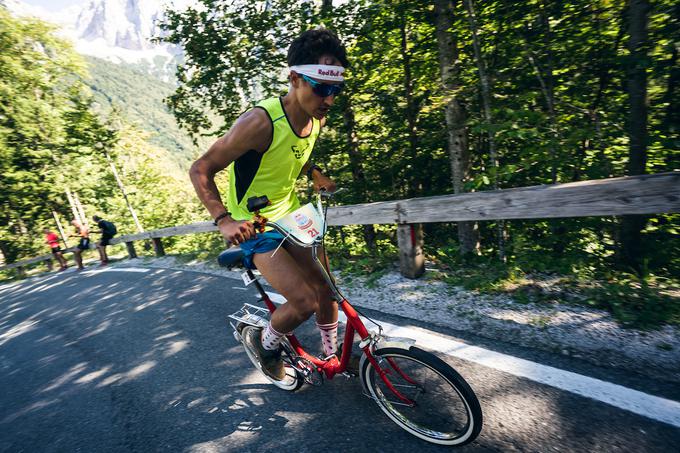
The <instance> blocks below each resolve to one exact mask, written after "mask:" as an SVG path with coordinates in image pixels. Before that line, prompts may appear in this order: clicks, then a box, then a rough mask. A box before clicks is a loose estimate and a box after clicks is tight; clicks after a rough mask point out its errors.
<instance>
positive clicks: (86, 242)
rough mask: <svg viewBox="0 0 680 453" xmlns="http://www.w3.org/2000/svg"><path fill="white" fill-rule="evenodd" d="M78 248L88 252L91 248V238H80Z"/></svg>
mask: <svg viewBox="0 0 680 453" xmlns="http://www.w3.org/2000/svg"><path fill="white" fill-rule="evenodd" d="M78 248H79V249H80V250H87V249H89V248H90V238H80V242H78Z"/></svg>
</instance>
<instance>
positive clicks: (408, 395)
mask: <svg viewBox="0 0 680 453" xmlns="http://www.w3.org/2000/svg"><path fill="white" fill-rule="evenodd" d="M336 193H337V192H336ZM332 195H333V194H330V193H323V192H322V193H321V194H320V195H319V197H318V199H317V205H316V206H314V204H312V203H309V204H307V205H305V206H302V207H301V208H299V209H298V210H296V211H295V212H293V213H291V214H289V215H288V216H286V217H284V218H283V219H280V220H278V221H276V222H268V221H267V219H266V218H264V217H262V216H260V215H259V210H260V209H262V208H264V207H265V206H267V204H268V202H269V201H268V200H267V197H266V196H264V197H253V198H251V199H249V200H248V209H249V210H250V211H251V212H254V219H253V220H254V224H255V226H256V228H257V229H258V230H259V231H264V228H265V226H269V227H272V228H273V229H275V230H277V231H279V232H280V233H281V234H283V235H284V236H285V240H288V241H291V242H292V243H294V244H296V245H299V246H302V247H306V248H310V249H311V253H312V255H313V258H314V261H315V262H316V264H317V265H318V266H319V268H320V269H321V270H322V273H323V275H324V277H325V279H326V280H327V281H328V284H329V285H330V287H331V289H332V290H333V293H334V294H335V297H336V300H337V301H338V307H339V308H340V309H341V310H342V311H343V312H344V313H345V315H346V316H347V324H346V328H345V334H344V342H343V347H342V353H341V356H340V357H341V359H340V360H338V358H337V357H336V356H335V355H332V356H330V357H328V358H319V357H315V356H314V355H311V354H309V353H308V352H307V351H305V350H304V348H303V347H302V345H301V344H300V342H299V341H298V339H297V338H296V337H295V335H294V334H289V335H287V336H286V338H285V339H284V340H283V341H282V342H281V346H282V349H283V350H282V356H283V360H284V366H285V369H286V376H285V377H284V378H283V379H281V380H275V379H272V378H270V377H269V376H267V375H266V374H265V373H264V372H263V374H264V375H265V376H266V377H267V379H269V380H270V381H271V382H272V383H273V384H274V385H276V386H277V387H279V388H281V389H283V390H288V391H294V390H297V389H298V388H300V386H301V385H302V384H303V383H308V384H311V385H320V384H322V383H323V380H324V377H325V378H327V379H332V378H333V377H334V376H336V375H338V374H341V375H344V376H346V377H351V374H350V373H348V372H347V364H348V362H349V359H350V356H351V353H352V347H353V343H354V335H355V333H356V334H358V335H359V337H360V339H361V340H360V341H359V348H360V349H361V350H362V352H363V354H362V356H361V361H360V364H359V377H360V379H361V383H362V385H363V390H364V395H366V396H367V397H369V398H370V399H372V400H373V401H375V402H376V403H377V404H378V406H379V407H380V408H381V409H382V410H383V412H385V414H387V416H388V417H390V419H392V420H393V421H394V422H395V423H396V424H397V425H399V426H400V427H402V428H403V429H405V430H406V431H408V432H409V433H411V434H413V435H415V436H417V437H419V438H421V439H423V440H426V441H428V442H432V443H435V444H441V445H456V446H458V445H464V444H467V443H469V442H471V441H473V440H474V439H475V438H476V437H477V436H478V435H479V432H480V431H481V429H482V409H481V406H480V404H479V401H478V399H477V397H476V396H475V393H474V392H473V391H472V388H471V387H470V385H469V384H468V383H467V382H465V379H463V378H462V377H461V375H460V374H458V373H457V372H456V371H455V370H454V369H453V368H451V366H449V365H448V364H447V363H446V362H444V361H443V360H441V359H440V358H439V357H437V356H435V355H434V354H432V353H430V352H427V351H425V350H423V349H420V348H418V347H416V346H415V340H412V339H409V338H394V337H388V336H386V335H383V329H382V327H381V326H380V325H379V324H377V323H375V322H374V321H372V320H371V322H372V323H374V324H375V325H376V326H377V327H378V332H369V330H368V329H367V328H366V326H365V325H364V323H363V321H362V320H361V318H360V317H359V314H358V313H357V311H356V310H355V309H354V307H352V305H351V304H350V303H349V301H348V300H347V299H346V298H345V297H344V296H343V295H342V294H341V292H340V290H339V289H338V288H337V286H336V284H335V280H334V279H333V278H332V276H331V274H330V272H329V270H328V269H327V268H326V266H325V265H324V264H323V263H322V262H321V260H320V259H319V258H318V256H317V251H318V249H319V248H320V247H323V238H324V236H325V233H326V210H327V206H324V204H323V203H322V198H330V197H331V196H332ZM242 257H243V253H242V252H241V250H240V249H239V248H238V247H233V248H230V249H228V250H226V251H224V252H222V253H221V254H220V256H219V258H218V262H219V263H220V265H222V266H225V267H232V266H234V265H236V264H239V263H240V262H241V259H242ZM243 279H244V282H245V283H246V285H249V284H251V283H252V284H254V285H255V286H256V288H257V290H258V292H259V293H260V295H261V302H263V303H264V305H265V307H266V308H262V307H257V306H255V305H251V304H245V305H244V306H243V307H242V308H241V309H240V310H239V311H237V312H236V313H234V314H232V315H230V316H229V318H231V320H232V321H233V322H232V321H230V324H231V326H232V327H233V328H234V337H235V338H236V340H238V341H240V342H241V343H243V341H244V340H243V338H244V337H246V335H248V334H249V333H248V330H249V329H261V328H263V327H265V326H266V325H267V323H268V318H269V316H270V314H271V313H272V312H274V310H276V305H275V304H274V303H273V302H272V300H271V298H270V297H269V295H268V294H267V292H266V291H265V290H264V288H263V287H262V285H261V284H260V282H259V281H258V280H257V278H256V277H255V275H254V274H253V272H252V271H251V270H249V269H248V270H246V271H245V272H244V274H243ZM367 319H369V318H367ZM244 348H245V350H246V354H247V355H248V358H249V359H250V360H251V361H252V363H253V365H255V367H256V368H258V369H259V370H260V371H262V368H261V365H260V363H259V361H258V359H257V357H256V356H255V355H254V354H253V353H252V352H251V351H250V349H249V348H248V347H247V346H246V345H245V344H244Z"/></svg>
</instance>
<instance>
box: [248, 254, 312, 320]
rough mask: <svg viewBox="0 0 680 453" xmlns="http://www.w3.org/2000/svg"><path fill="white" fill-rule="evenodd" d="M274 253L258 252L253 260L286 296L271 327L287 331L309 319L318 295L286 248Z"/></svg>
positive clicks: (265, 276) (273, 285)
mask: <svg viewBox="0 0 680 453" xmlns="http://www.w3.org/2000/svg"><path fill="white" fill-rule="evenodd" d="M272 253H273V252H266V253H257V254H255V255H254V257H253V262H254V263H255V265H256V266H257V268H258V269H259V271H260V272H261V273H262V275H263V276H264V278H265V279H267V282H269V284H270V285H271V286H272V287H273V288H274V289H275V290H276V291H277V292H279V293H280V294H281V295H282V296H283V297H285V298H286V301H287V302H286V303H285V304H283V305H282V306H280V307H278V308H277V309H276V311H275V312H274V314H273V315H272V326H273V327H274V329H276V330H277V331H278V332H281V333H287V332H291V331H293V330H295V328H296V327H297V326H299V325H300V324H302V323H303V322H304V321H306V320H307V319H308V318H309V317H310V316H311V315H312V314H313V313H316V311H317V309H318V301H317V294H316V290H315V288H314V287H313V286H312V284H311V282H309V281H307V277H306V273H305V272H304V271H303V270H302V269H301V268H300V266H299V265H298V263H297V262H296V260H295V259H294V258H293V257H292V256H291V255H290V254H289V253H288V251H287V250H286V249H284V248H281V249H279V250H278V251H277V252H276V254H275V255H274V256H273V257H272V256H271V254H272Z"/></svg>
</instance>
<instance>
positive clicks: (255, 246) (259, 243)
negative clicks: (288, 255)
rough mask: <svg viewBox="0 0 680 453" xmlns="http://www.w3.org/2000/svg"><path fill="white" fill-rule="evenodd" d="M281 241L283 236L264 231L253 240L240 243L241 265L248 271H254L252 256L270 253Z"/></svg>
mask: <svg viewBox="0 0 680 453" xmlns="http://www.w3.org/2000/svg"><path fill="white" fill-rule="evenodd" d="M283 239H284V236H283V235H282V234H281V233H279V232H278V231H265V232H264V233H257V235H256V236H255V237H254V238H253V239H248V240H247V241H245V242H242V243H241V244H240V245H239V247H241V250H243V265H244V266H245V267H246V268H248V269H256V267H255V263H253V255H255V254H256V253H267V252H271V251H272V250H274V249H275V248H276V247H278V246H279V244H281V241H283Z"/></svg>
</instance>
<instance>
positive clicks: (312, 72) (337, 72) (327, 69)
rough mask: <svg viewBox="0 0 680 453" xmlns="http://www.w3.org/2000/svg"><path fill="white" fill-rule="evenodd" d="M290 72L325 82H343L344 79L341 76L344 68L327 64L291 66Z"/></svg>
mask: <svg viewBox="0 0 680 453" xmlns="http://www.w3.org/2000/svg"><path fill="white" fill-rule="evenodd" d="M288 69H290V70H291V71H295V72H297V73H298V74H304V75H306V76H308V77H314V78H315V79H320V80H326V81H328V82H344V81H345V78H344V77H343V76H342V74H343V72H345V68H343V67H342V66H331V65H327V64H303V65H299V66H291V67H290V68H288Z"/></svg>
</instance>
